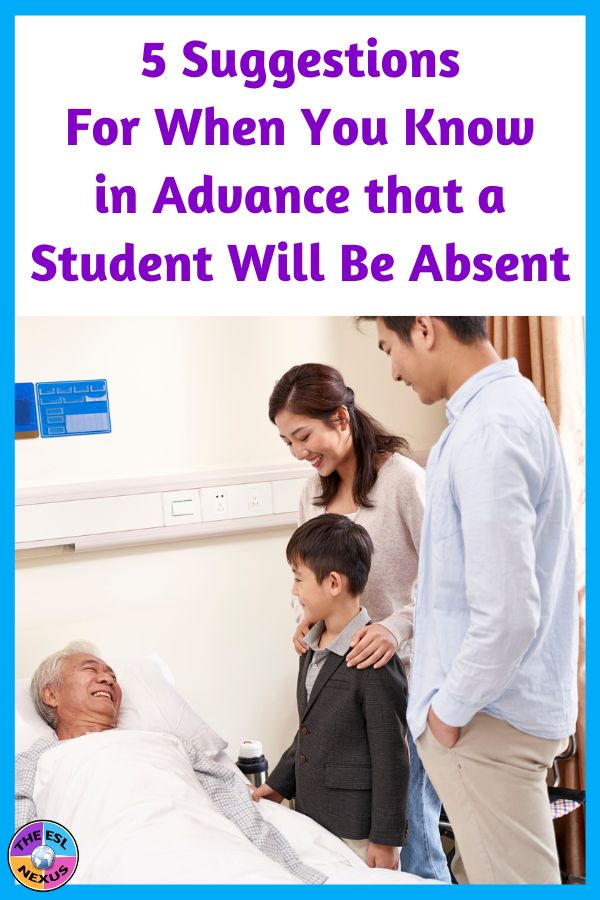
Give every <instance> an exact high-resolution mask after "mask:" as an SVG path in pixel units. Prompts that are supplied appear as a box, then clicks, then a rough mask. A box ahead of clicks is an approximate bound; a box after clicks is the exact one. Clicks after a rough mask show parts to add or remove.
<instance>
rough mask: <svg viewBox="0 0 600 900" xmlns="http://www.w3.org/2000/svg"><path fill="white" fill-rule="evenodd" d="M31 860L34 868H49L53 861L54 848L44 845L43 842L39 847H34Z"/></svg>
mask: <svg viewBox="0 0 600 900" xmlns="http://www.w3.org/2000/svg"><path fill="white" fill-rule="evenodd" d="M31 862H32V863H33V864H34V866H35V867H36V869H49V868H50V866H51V865H52V863H53V862H54V850H53V849H52V847H46V846H45V845H44V844H42V846H41V847H36V848H35V850H34V851H33V853H32V854H31Z"/></svg>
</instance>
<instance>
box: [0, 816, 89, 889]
mask: <svg viewBox="0 0 600 900" xmlns="http://www.w3.org/2000/svg"><path fill="white" fill-rule="evenodd" d="M78 858H79V851H78V849H77V844H76V842H75V838H74V837H73V835H72V834H71V832H70V831H69V830H68V828H65V826H64V825H61V824H60V823H59V822H51V821H50V820H49V819H40V820H39V821H36V822H28V823H27V825H24V826H23V827H22V828H19V830H18V831H16V832H15V834H14V835H13V837H12V840H11V842H10V844H9V846H8V864H9V866H10V870H11V872H12V873H13V875H14V877H15V878H16V879H17V881H18V882H19V884H22V885H24V886H25V887H28V888H30V889H31V890H32V891H53V890H55V889H56V888H59V887H62V886H63V884H66V883H67V881H70V880H71V878H72V877H73V875H74V874H75V869H76V868H77V860H78Z"/></svg>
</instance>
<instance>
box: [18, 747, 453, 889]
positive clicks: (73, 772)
mask: <svg viewBox="0 0 600 900" xmlns="http://www.w3.org/2000/svg"><path fill="white" fill-rule="evenodd" d="M218 761H219V762H221V763H223V764H225V765H227V766H229V767H230V768H232V769H233V770H235V771H236V772H238V774H239V775H240V778H242V779H243V776H242V775H241V773H239V770H237V769H236V767H235V766H234V764H233V762H232V761H231V760H230V758H229V757H228V756H227V754H226V753H224V752H222V753H221V754H220V755H219V757H218ZM34 799H35V804H36V809H37V812H38V815H39V816H40V817H41V818H43V817H47V818H49V819H53V820H54V821H58V822H61V823H62V824H64V825H66V827H67V828H69V829H70V831H71V832H72V834H73V836H74V837H75V839H76V841H77V843H78V846H79V865H78V868H77V872H76V874H75V876H74V878H73V883H81V884H298V883H299V882H298V880H297V879H296V878H294V877H293V876H292V875H291V874H290V873H289V872H288V871H287V870H286V869H285V868H283V867H282V866H280V865H279V864H277V863H275V862H273V861H272V860H270V859H269V858H268V857H266V856H265V855H264V854H262V853H261V852H260V851H259V850H257V849H256V848H255V847H254V846H253V844H251V842H250V841H248V840H247V839H246V838H245V837H244V836H243V835H242V834H241V832H240V831H239V830H238V828H237V827H236V826H235V825H234V824H233V823H231V822H229V821H228V820H227V819H225V818H224V817H223V816H222V815H221V814H220V813H219V812H218V810H217V809H216V807H215V806H214V805H213V803H212V801H211V800H210V798H209V797H208V795H207V794H206V793H205V791H204V790H203V788H202V787H201V785H200V784H199V783H198V781H197V779H196V776H195V775H194V772H193V770H192V768H191V766H190V764H189V761H188V758H187V755H186V753H185V751H184V750H183V747H182V746H181V744H180V742H179V740H178V739H177V738H176V737H174V736H173V735H169V734H162V733H157V732H147V731H118V730H115V731H104V732H99V733H96V734H88V735H85V736H84V737H80V738H75V739H73V740H69V741H61V742H60V743H59V744H58V745H57V746H56V747H55V748H52V749H51V750H49V751H47V752H46V753H45V754H44V755H43V756H42V757H41V759H40V761H39V763H38V768H37V775H36V783H35V792H34ZM258 809H259V810H260V811H261V813H262V815H263V816H264V817H265V819H267V820H269V821H270V822H272V823H273V824H274V825H276V826H277V827H278V828H279V829H280V830H281V831H282V832H283V834H285V836H286V837H287V839H288V840H289V842H290V843H291V844H292V846H293V847H294V849H295V850H296V852H297V853H298V854H299V856H300V857H301V858H302V859H303V860H304V862H306V863H307V864H308V865H311V866H314V867H315V868H317V869H319V870H320V871H321V872H323V873H324V874H325V875H326V876H327V878H328V883H330V884H399V883H402V884H417V883H418V884H425V885H426V884H436V883H437V882H431V881H423V880H422V879H420V878H416V877H415V876H412V875H407V874H404V873H397V872H390V871H388V870H385V869H377V870H373V869H369V868H368V867H367V866H366V865H365V864H364V863H363V862H362V861H361V860H360V859H359V858H358V857H357V856H356V855H355V854H354V853H353V852H352V851H351V850H349V849H348V848H347V847H346V845H345V844H344V843H343V842H342V841H340V840H339V839H338V838H336V837H335V836H334V835H332V834H331V833H330V832H329V831H326V830H325V829H324V828H321V826H320V825H317V824H316V823H315V822H313V821H312V820H311V819H309V818H307V817H306V816H303V815H300V814H299V813H296V812H294V811H292V810H290V809H288V808H287V807H286V806H280V805H278V804H275V803H270V802H269V801H266V800H263V801H261V802H260V803H259V804H258Z"/></svg>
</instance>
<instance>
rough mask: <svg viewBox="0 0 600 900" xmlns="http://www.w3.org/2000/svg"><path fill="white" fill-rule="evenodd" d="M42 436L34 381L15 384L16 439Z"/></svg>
mask: <svg viewBox="0 0 600 900" xmlns="http://www.w3.org/2000/svg"><path fill="white" fill-rule="evenodd" d="M39 436H40V432H39V428H38V418H37V411H36V408H35V388H34V386H33V382H32V381H25V382H23V381H22V382H19V383H18V384H15V438H36V437H39Z"/></svg>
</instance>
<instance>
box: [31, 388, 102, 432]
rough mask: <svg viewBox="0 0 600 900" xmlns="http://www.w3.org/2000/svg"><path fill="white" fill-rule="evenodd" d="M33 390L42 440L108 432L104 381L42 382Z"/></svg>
mask: <svg viewBox="0 0 600 900" xmlns="http://www.w3.org/2000/svg"><path fill="white" fill-rule="evenodd" d="M36 390H37V401H38V409H39V413H40V431H41V434H42V437H43V438H53V437H71V436H72V435H76V434H106V433H108V432H110V430H111V429H110V411H109V407H108V385H107V383H106V381H105V380H97V381H43V382H39V383H38V384H36Z"/></svg>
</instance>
